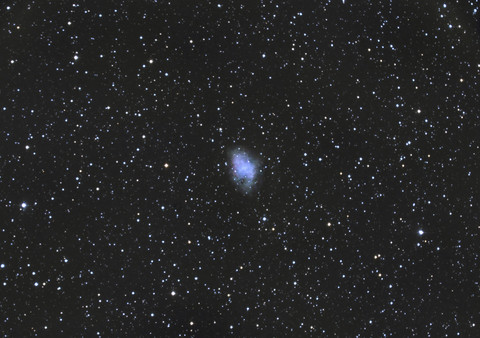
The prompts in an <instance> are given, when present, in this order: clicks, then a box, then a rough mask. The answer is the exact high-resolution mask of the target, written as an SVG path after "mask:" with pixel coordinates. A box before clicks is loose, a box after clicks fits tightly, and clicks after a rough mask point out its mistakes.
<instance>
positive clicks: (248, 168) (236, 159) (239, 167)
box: [230, 148, 259, 193]
mask: <svg viewBox="0 0 480 338" xmlns="http://www.w3.org/2000/svg"><path fill="white" fill-rule="evenodd" d="M230 164H231V173H232V179H233V182H234V184H235V185H236V187H237V188H238V189H239V190H240V191H241V192H243V193H249V192H250V191H251V190H252V189H253V188H254V186H255V184H256V183H257V176H258V172H259V165H258V161H257V160H256V159H255V157H254V156H252V155H250V154H249V153H248V152H247V151H245V150H243V149H241V148H237V149H235V150H234V151H232V152H231V155H230Z"/></svg>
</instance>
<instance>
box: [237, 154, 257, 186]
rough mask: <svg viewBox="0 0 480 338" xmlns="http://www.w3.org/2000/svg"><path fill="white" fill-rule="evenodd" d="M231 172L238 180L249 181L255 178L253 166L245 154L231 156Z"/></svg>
mask: <svg viewBox="0 0 480 338" xmlns="http://www.w3.org/2000/svg"><path fill="white" fill-rule="evenodd" d="M233 171H234V173H235V175H236V176H237V177H239V178H245V179H250V180H251V179H253V178H254V177H255V165H254V164H253V163H252V162H251V161H250V159H249V158H248V156H247V155H246V154H235V155H233Z"/></svg>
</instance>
